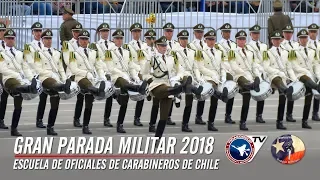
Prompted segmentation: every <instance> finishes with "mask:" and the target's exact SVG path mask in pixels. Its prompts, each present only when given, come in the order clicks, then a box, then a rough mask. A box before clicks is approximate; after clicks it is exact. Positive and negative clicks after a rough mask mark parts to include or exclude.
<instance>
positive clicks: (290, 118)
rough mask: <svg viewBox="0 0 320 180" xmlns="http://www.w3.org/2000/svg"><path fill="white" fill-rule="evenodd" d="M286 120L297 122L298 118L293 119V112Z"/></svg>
mask: <svg viewBox="0 0 320 180" xmlns="http://www.w3.org/2000/svg"><path fill="white" fill-rule="evenodd" d="M286 121H287V122H296V121H297V120H295V119H293V117H292V114H287V115H286Z"/></svg>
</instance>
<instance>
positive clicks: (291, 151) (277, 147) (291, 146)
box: [271, 134, 306, 164]
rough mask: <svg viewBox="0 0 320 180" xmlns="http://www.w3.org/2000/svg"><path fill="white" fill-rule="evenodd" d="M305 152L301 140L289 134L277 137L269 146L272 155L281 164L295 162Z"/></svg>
mask: <svg viewBox="0 0 320 180" xmlns="http://www.w3.org/2000/svg"><path fill="white" fill-rule="evenodd" d="M305 152H306V148H305V146H304V143H303V141H302V140H301V139H300V138H299V137H297V136H295V135H291V134H286V135H282V136H280V137H278V138H277V139H275V140H274V141H273V143H272V146H271V154H272V156H273V157H274V158H275V159H276V160H277V161H278V162H280V163H281V164H295V163H297V162H299V161H300V160H301V159H302V158H303V157H304V154H305Z"/></svg>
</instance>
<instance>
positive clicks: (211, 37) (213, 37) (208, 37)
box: [204, 36, 216, 39]
mask: <svg viewBox="0 0 320 180" xmlns="http://www.w3.org/2000/svg"><path fill="white" fill-rule="evenodd" d="M204 38H205V39H215V38H216V36H207V37H204Z"/></svg>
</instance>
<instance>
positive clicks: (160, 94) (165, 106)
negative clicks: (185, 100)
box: [152, 85, 172, 137]
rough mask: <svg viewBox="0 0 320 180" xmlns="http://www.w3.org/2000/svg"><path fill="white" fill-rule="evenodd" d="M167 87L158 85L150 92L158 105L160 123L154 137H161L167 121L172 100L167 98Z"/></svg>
mask: <svg viewBox="0 0 320 180" xmlns="http://www.w3.org/2000/svg"><path fill="white" fill-rule="evenodd" d="M168 88H169V86H166V85H160V86H158V87H156V88H154V89H153V90H152V94H153V95H154V96H155V97H156V98H157V99H158V100H159V103H160V121H159V123H158V126H157V128H156V134H155V136H156V137H162V135H163V132H164V130H165V127H166V123H167V120H168V114H169V109H170V105H171V104H172V100H171V99H169V98H168V96H169V93H168Z"/></svg>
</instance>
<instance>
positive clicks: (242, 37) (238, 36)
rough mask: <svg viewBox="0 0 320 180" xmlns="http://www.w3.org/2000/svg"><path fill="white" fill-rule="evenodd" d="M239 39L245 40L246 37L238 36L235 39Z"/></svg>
mask: <svg viewBox="0 0 320 180" xmlns="http://www.w3.org/2000/svg"><path fill="white" fill-rule="evenodd" d="M239 38H247V36H238V37H236V39H239Z"/></svg>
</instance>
